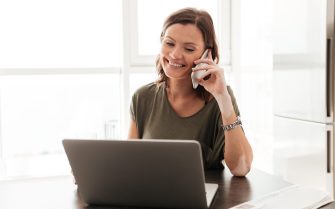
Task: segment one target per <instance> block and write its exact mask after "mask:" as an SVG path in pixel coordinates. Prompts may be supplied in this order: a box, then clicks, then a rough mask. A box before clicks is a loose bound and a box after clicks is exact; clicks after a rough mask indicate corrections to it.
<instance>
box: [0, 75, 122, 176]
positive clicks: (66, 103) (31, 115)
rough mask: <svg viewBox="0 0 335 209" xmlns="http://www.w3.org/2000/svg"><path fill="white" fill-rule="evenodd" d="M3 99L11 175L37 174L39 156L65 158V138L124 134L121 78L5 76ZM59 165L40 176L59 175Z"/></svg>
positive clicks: (1, 88)
mask: <svg viewBox="0 0 335 209" xmlns="http://www.w3.org/2000/svg"><path fill="white" fill-rule="evenodd" d="M0 96H1V101H0V105H1V106H0V108H1V112H0V116H1V139H2V145H3V151H4V153H2V154H3V156H4V159H5V160H6V161H7V162H6V163H7V175H28V174H29V175H30V174H36V172H37V173H38V172H39V171H37V170H34V169H33V168H32V167H31V166H29V165H33V164H34V163H36V160H35V161H34V163H33V162H31V159H37V158H38V157H39V156H43V160H44V161H45V160H47V159H49V160H50V159H60V158H59V157H58V158H57V157H56V158H55V156H61V155H62V154H63V147H62V144H61V140H62V139H65V138H90V139H101V138H106V137H107V138H112V137H117V136H119V135H120V132H119V130H120V128H119V127H120V112H121V110H120V99H119V98H120V75H119V74H97V75H28V76H24V75H22V76H2V77H0ZM111 134H113V135H111ZM51 156H53V157H51ZM39 160H42V158H39ZM28 161H29V162H30V163H27V162H28ZM20 162H22V163H20ZM56 164H57V163H55V162H52V161H51V162H47V163H46V164H45V165H44V167H40V168H39V169H40V172H48V171H49V172H51V171H54V172H53V174H57V172H59V171H55V169H56V167H55V166H56ZM60 164H63V165H64V161H63V162H62V163H60ZM36 169H38V167H36Z"/></svg>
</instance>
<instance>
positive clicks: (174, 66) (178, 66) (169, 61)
mask: <svg viewBox="0 0 335 209" xmlns="http://www.w3.org/2000/svg"><path fill="white" fill-rule="evenodd" d="M166 62H167V63H168V65H169V66H171V67H172V68H183V67H185V66H186V65H184V64H181V63H175V62H173V61H171V60H168V59H166Z"/></svg>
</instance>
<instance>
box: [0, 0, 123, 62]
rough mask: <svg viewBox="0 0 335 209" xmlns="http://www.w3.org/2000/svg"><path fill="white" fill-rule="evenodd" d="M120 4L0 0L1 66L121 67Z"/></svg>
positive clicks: (104, 0) (77, 0) (88, 0)
mask: <svg viewBox="0 0 335 209" xmlns="http://www.w3.org/2000/svg"><path fill="white" fill-rule="evenodd" d="M121 12H122V1H121V0H113V1H110V0H97V1H91V0H57V1H56V0H29V1H26V0H10V1H0V57H1V59H0V68H61V67H66V68H68V67H115V66H120V65H121V64H120V63H121V61H120V58H121V57H120V54H121V53H120V44H121V43H122V42H121V40H120V37H121V35H120V33H121V31H122V30H121V20H122V19H121V17H122V13H121Z"/></svg>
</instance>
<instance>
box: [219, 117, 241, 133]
mask: <svg viewBox="0 0 335 209" xmlns="http://www.w3.org/2000/svg"><path fill="white" fill-rule="evenodd" d="M221 126H222V128H223V131H230V130H232V129H234V128H236V127H237V126H242V121H241V118H240V116H237V119H236V121H235V122H234V123H232V124H228V125H223V124H222V125H221Z"/></svg>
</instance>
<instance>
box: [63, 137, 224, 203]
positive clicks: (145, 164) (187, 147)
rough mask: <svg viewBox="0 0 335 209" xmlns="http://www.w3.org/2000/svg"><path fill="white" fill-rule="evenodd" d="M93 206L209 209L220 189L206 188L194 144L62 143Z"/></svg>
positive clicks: (82, 193) (197, 146)
mask: <svg viewBox="0 0 335 209" xmlns="http://www.w3.org/2000/svg"><path fill="white" fill-rule="evenodd" d="M63 146H64V149H65V152H66V154H67V157H68V159H69V163H70V165H71V168H72V172H73V175H74V177H75V179H76V182H77V184H78V191H79V194H80V196H81V198H82V199H83V200H84V201H85V202H86V203H88V204H94V205H115V206H136V207H151V208H188V209H189V208H199V209H207V208H209V207H210V204H211V202H212V200H213V198H214V196H215V193H216V191H217V189H218V185H217V184H205V178H204V171H203V163H202V156H201V147H200V144H199V143H198V142H197V141H193V140H74V139H65V140H63Z"/></svg>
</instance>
